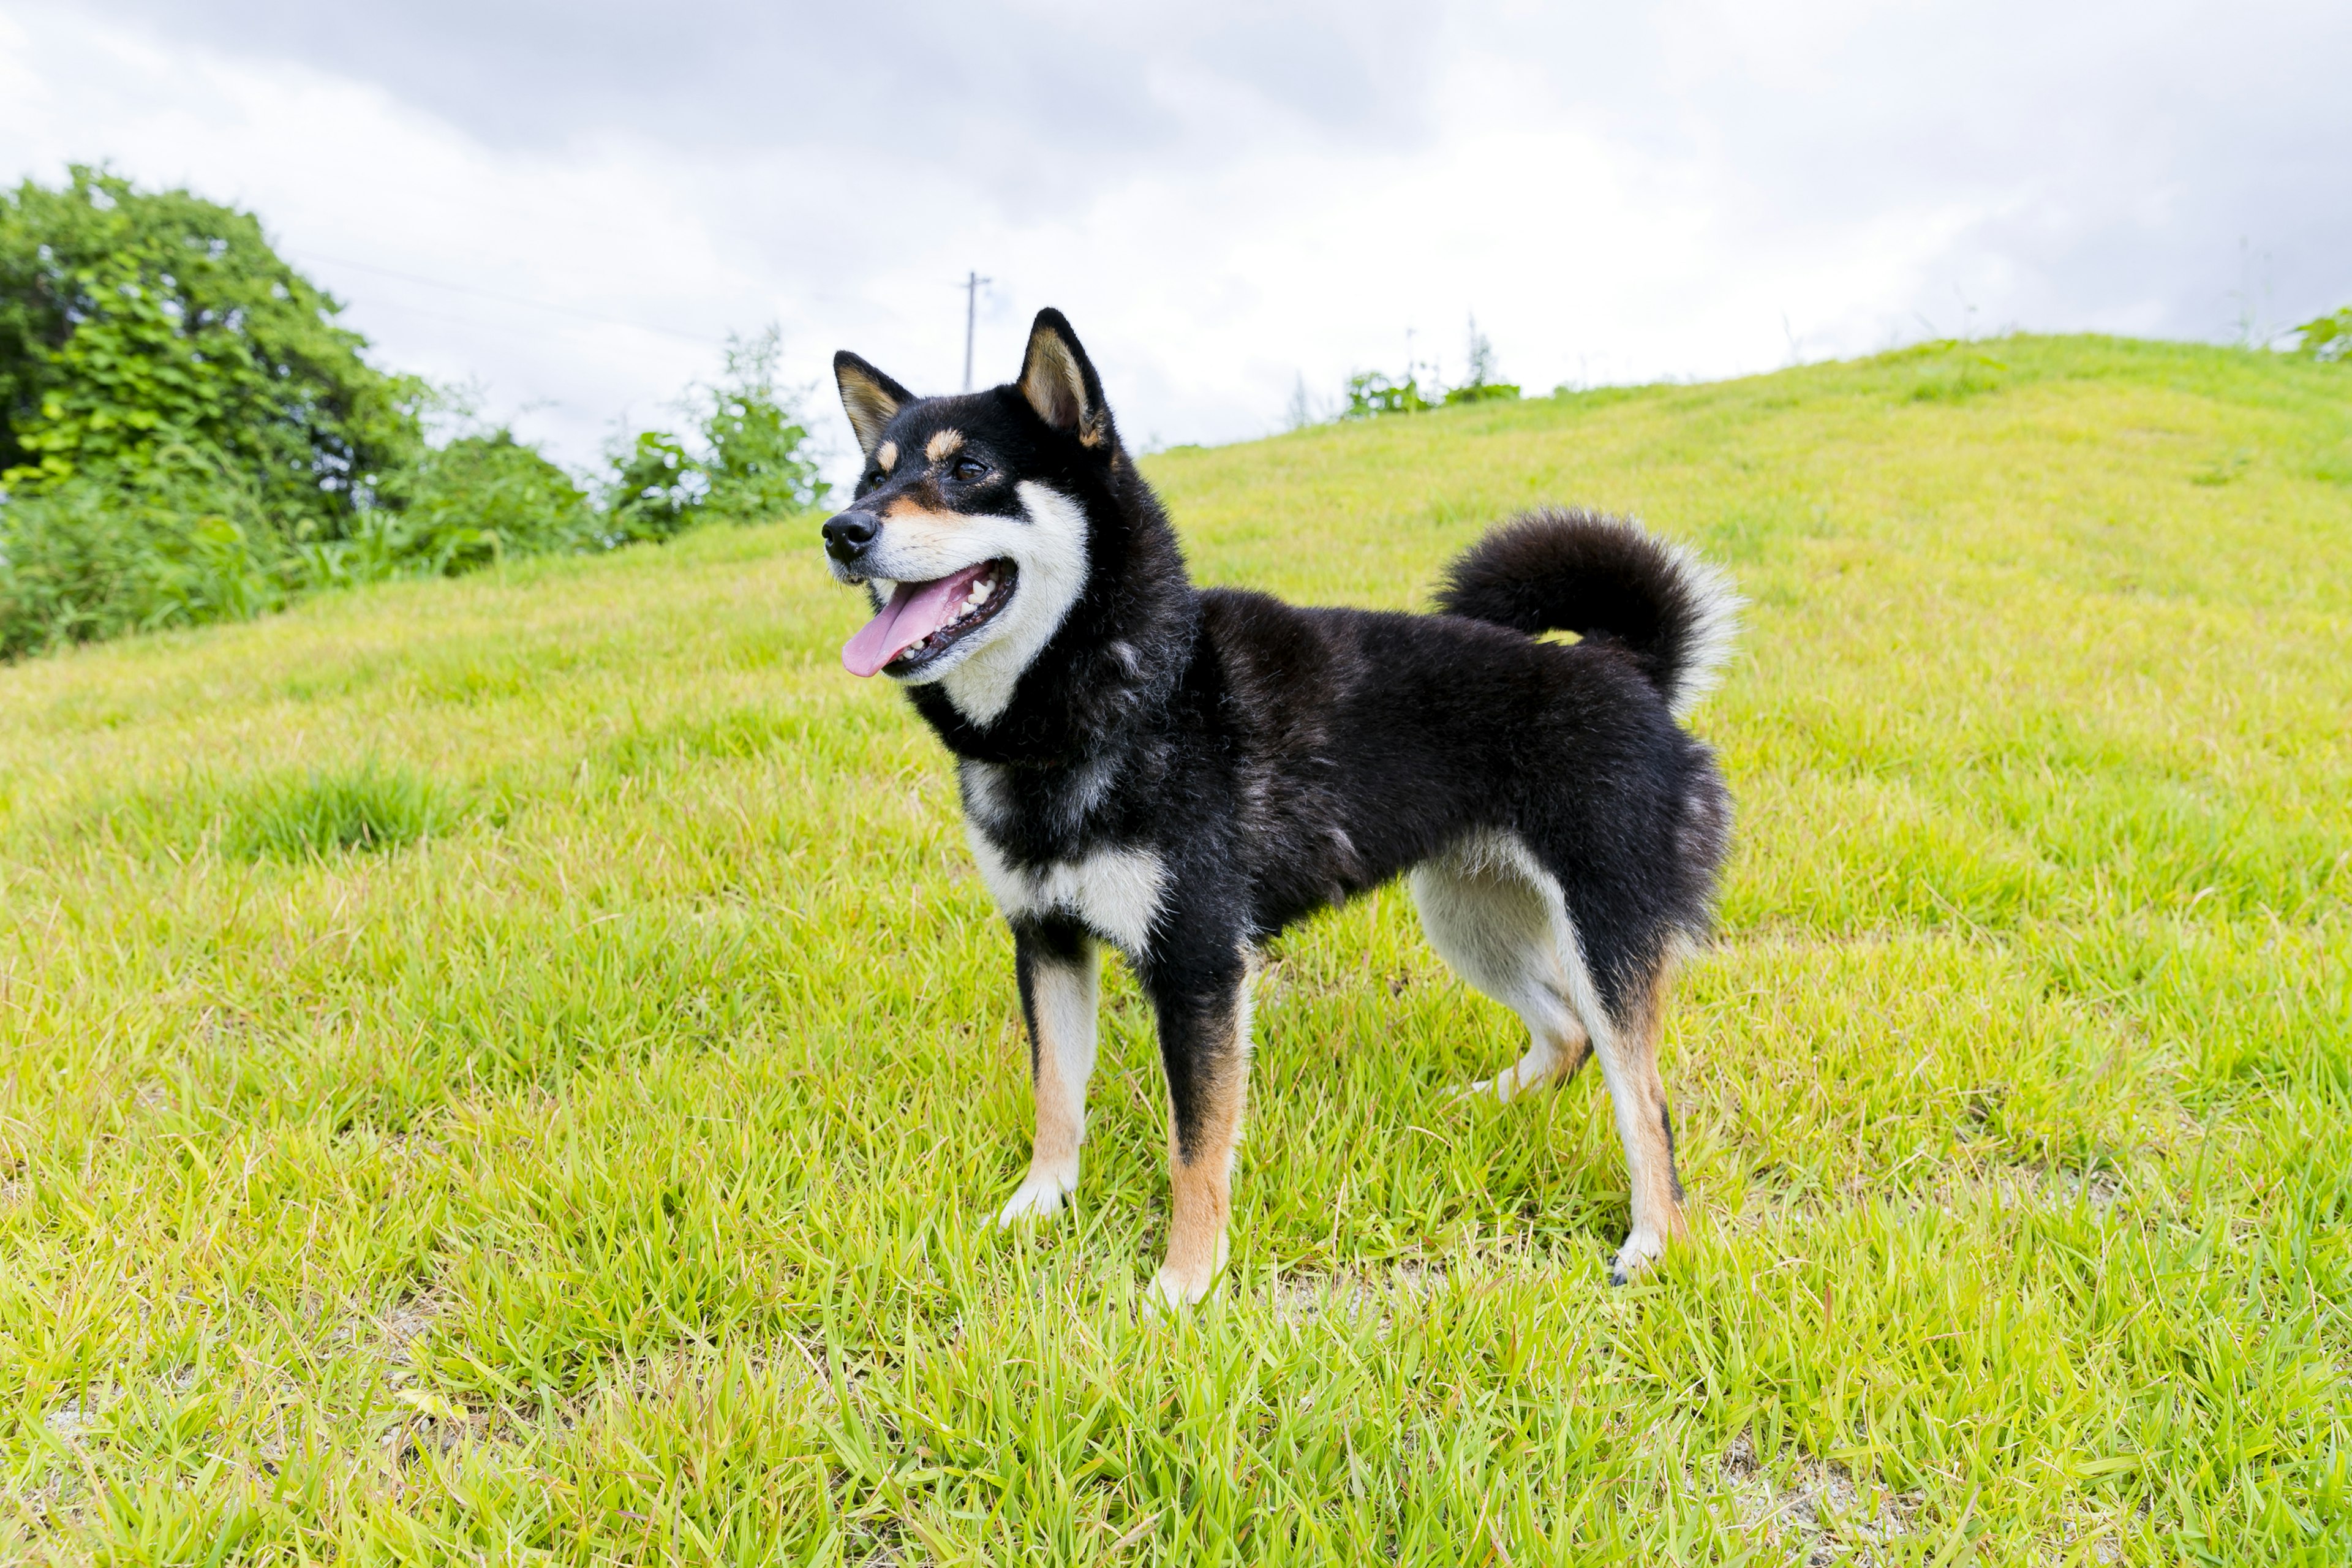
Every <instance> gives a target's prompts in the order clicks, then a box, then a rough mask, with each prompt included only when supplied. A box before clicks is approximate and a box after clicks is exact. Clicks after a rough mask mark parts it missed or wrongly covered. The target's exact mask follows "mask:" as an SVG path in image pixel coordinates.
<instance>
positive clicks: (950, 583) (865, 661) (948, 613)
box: [841, 561, 990, 675]
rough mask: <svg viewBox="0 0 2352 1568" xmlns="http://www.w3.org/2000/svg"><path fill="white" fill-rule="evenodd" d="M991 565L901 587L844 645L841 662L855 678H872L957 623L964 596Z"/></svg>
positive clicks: (974, 567)
mask: <svg viewBox="0 0 2352 1568" xmlns="http://www.w3.org/2000/svg"><path fill="white" fill-rule="evenodd" d="M989 564H990V563H988V562H985V561H983V562H982V563H980V564H979V565H977V566H967V567H965V568H964V569H963V570H962V571H961V572H956V573H951V574H949V575H947V576H945V577H940V578H936V579H934V580H933V581H931V582H929V583H901V584H898V591H897V592H896V593H894V594H892V595H890V602H889V603H888V604H887V605H883V606H882V613H881V614H880V615H878V616H875V617H874V618H873V619H872V620H870V621H868V622H866V624H865V625H864V626H860V627H858V628H857V635H856V637H851V638H850V639H849V641H848V642H846V643H845V644H844V645H843V646H842V649H841V662H842V663H843V664H844V665H845V666H847V667H848V669H849V673H850V674H852V675H872V674H873V673H874V672H875V671H877V670H878V669H880V668H882V667H883V666H884V665H886V664H887V663H889V662H890V661H891V660H892V659H894V658H898V656H899V655H900V654H902V653H904V652H906V651H907V650H908V648H910V647H914V646H915V645H916V644H917V643H919V642H920V641H922V640H923V639H924V638H925V637H929V636H930V635H931V634H932V633H933V632H935V631H938V630H939V629H940V627H941V626H946V625H947V624H948V623H949V622H950V621H952V620H954V619H955V618H956V616H957V615H958V613H959V612H961V610H962V609H963V601H964V595H966V594H969V593H970V592H971V585H972V584H974V583H976V582H978V581H980V579H981V577H982V574H984V573H986V572H987V570H988V568H989Z"/></svg>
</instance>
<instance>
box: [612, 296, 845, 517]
mask: <svg viewBox="0 0 2352 1568" xmlns="http://www.w3.org/2000/svg"><path fill="white" fill-rule="evenodd" d="M781 353H782V334H781V333H780V332H779V331H778V330H777V329H776V328H774V327H769V328H768V329H767V330H766V331H762V332H761V333H760V334H759V335H758V336H756V337H752V338H749V339H746V338H740V337H738V338H733V339H730V341H729V342H728V345H727V365H726V371H725V374H723V375H722V376H721V378H720V379H719V382H718V384H715V385H710V386H703V387H698V388H697V389H695V391H694V392H693V393H691V394H689V395H688V401H687V405H686V409H685V411H686V412H688V413H689V414H691V415H693V416H695V427H696V433H697V434H698V435H699V436H700V437H701V447H702V453H701V455H698V454H696V453H694V452H691V451H689V450H688V447H687V445H686V443H685V442H684V441H683V440H681V439H680V438H679V437H676V436H674V435H672V434H670V433H669V432H668V431H667V430H643V431H639V432H638V433H637V434H636V436H635V437H633V438H632V439H631V440H630V441H629V443H628V444H627V445H626V446H625V447H621V448H620V449H618V450H616V451H615V452H614V454H613V455H612V458H611V461H612V466H613V479H612V481H611V483H610V484H609V485H608V486H607V488H606V495H605V505H606V510H607V511H608V512H609V514H610V516H611V520H612V528H611V534H612V538H613V541H614V542H616V543H623V542H630V541H634V540H657V539H667V538H669V537H670V536H671V535H673V534H676V533H678V532H681V531H684V530H686V529H688V528H691V527H693V526H694V525H695V524H696V523H698V522H702V521H728V522H772V521H775V520H776V519H777V518H780V517H788V516H791V515H792V514H793V513H795V512H801V511H806V510H809V509H810V508H812V507H814V506H816V505H818V504H820V503H821V502H823V501H824V496H825V490H826V486H825V483H824V480H822V479H819V478H817V466H816V459H815V457H814V453H812V452H811V450H810V437H809V432H808V427H807V426H805V425H804V424H803V423H802V416H801V412H800V402H799V398H798V397H797V396H796V395H793V394H792V393H790V392H788V391H786V390H785V389H783V388H781V387H779V386H778V385H777V384H776V362H777V360H778V358H779V357H780V355H781Z"/></svg>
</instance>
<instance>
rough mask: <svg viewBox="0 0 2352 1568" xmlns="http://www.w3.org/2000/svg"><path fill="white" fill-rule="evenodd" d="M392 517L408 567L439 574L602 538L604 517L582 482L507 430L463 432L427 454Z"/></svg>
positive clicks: (398, 549) (585, 546) (577, 546)
mask: <svg viewBox="0 0 2352 1568" xmlns="http://www.w3.org/2000/svg"><path fill="white" fill-rule="evenodd" d="M391 521H392V523H393V526H394V528H395V529H396V531H397V538H398V540H399V544H398V546H397V547H396V550H395V552H394V553H395V554H396V555H397V556H398V557H399V558H400V560H401V562H402V563H403V566H402V570H404V571H406V572H415V573H422V574H426V575H431V576H441V577H446V576H455V575H457V574H458V573H460V572H467V571H471V570H472V569H474V568H475V567H478V566H487V565H488V564H490V563H493V562H496V561H499V560H502V559H504V558H505V557H507V556H509V555H543V554H549V553H556V552H570V551H576V550H583V549H590V548H593V547H595V545H596V544H597V543H598V542H599V531H598V520H597V519H596V517H595V516H594V514H593V512H592V511H591V510H590V508H589V505H588V495H587V492H586V491H584V490H583V489H581V488H580V484H579V482H578V481H577V480H575V479H573V478H572V476H571V475H570V474H568V473H566V472H564V471H563V469H562V468H559V467H557V466H556V465H555V464H554V463H551V462H550V461H549V460H548V459H547V458H545V457H543V456H541V453H540V452H539V450H538V449H537V448H536V447H529V446H526V445H524V444H523V443H522V442H520V441H518V440H516V439H515V436H514V432H513V431H511V430H509V429H505V428H503V427H501V428H497V429H492V430H488V431H485V432H481V433H478V434H474V435H469V436H461V437H457V439H455V440H452V441H450V442H448V443H447V444H446V445H445V446H443V447H439V448H437V449H436V450H434V451H432V452H430V453H428V454H426V456H425V460H424V461H423V462H422V463H420V464H419V465H418V466H417V468H416V471H415V475H414V477H413V478H411V479H409V480H408V481H407V484H406V487H405V494H404V504H403V505H402V507H401V508H400V510H399V511H398V512H397V513H394V514H393V517H392V520H391Z"/></svg>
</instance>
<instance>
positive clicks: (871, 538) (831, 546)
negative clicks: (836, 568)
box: [824, 511, 882, 566]
mask: <svg viewBox="0 0 2352 1568" xmlns="http://www.w3.org/2000/svg"><path fill="white" fill-rule="evenodd" d="M881 533H882V520H881V519H880V518H878V517H876V516H875V515H874V514H873V513H872V512H866V511H845V512H841V513H839V514H837V515H835V516H833V517H829V518H827V519H825V520H824V552H825V553H826V554H827V555H830V556H832V557H833V558H834V559H835V561H838V562H840V563H842V564H843V565H845V566H846V565H849V564H850V563H853V562H855V561H856V559H857V558H858V557H859V556H861V555H863V554H865V553H866V547H867V546H868V545H870V544H872V543H873V542H875V540H877V539H878V538H879V537H881Z"/></svg>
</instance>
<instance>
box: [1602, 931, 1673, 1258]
mask: <svg viewBox="0 0 2352 1568" xmlns="http://www.w3.org/2000/svg"><path fill="white" fill-rule="evenodd" d="M1673 970H1674V965H1673V963H1672V961H1671V960H1669V961H1665V962H1662V963H1660V964H1659V966H1658V973H1657V976H1656V978H1655V979H1654V980H1653V981H1652V982H1651V983H1650V988H1649V991H1648V993H1647V994H1645V995H1644V996H1643V999H1642V1003H1641V1005H1640V1006H1639V1007H1638V1008H1637V1010H1636V1013H1635V1016H1633V1017H1631V1018H1629V1019H1627V1020H1625V1025H1624V1027H1623V1028H1622V1029H1621V1030H1619V1031H1617V1032H1616V1035H1615V1037H1614V1038H1613V1039H1611V1040H1609V1041H1607V1042H1605V1043H1603V1044H1602V1045H1601V1048H1600V1055H1601V1074H1602V1076H1603V1077H1605V1078H1606V1079H1608V1080H1609V1100H1610V1104H1611V1107H1612V1109H1613V1110H1614V1111H1615V1112H1616V1117H1617V1134H1618V1136H1619V1137H1620V1138H1621V1139H1622V1140H1623V1142H1624V1144H1625V1168H1626V1174H1627V1175H1628V1176H1629V1177H1630V1178H1631V1184H1632V1187H1633V1230H1632V1233H1631V1234H1630V1235H1628V1236H1627V1237H1626V1238H1625V1245H1624V1246H1623V1247H1620V1248H1619V1249H1618V1252H1617V1258H1616V1262H1615V1264H1614V1266H1613V1267H1612V1269H1611V1278H1612V1279H1614V1280H1615V1281H1616V1282H1618V1283H1620V1284H1622V1283H1623V1282H1624V1281H1625V1280H1626V1279H1630V1278H1632V1277H1633V1275H1634V1274H1636V1273H1638V1272H1639V1271H1640V1270H1641V1269H1643V1268H1645V1267H1647V1266H1648V1265H1649V1264H1650V1263H1651V1262H1652V1261H1654V1259H1656V1258H1658V1257H1659V1256H1660V1255H1661V1254H1663V1253H1664V1251H1665V1249H1666V1244H1667V1243H1668V1242H1670V1241H1673V1240H1675V1238H1677V1237H1684V1236H1687V1235H1688V1234H1689V1230H1690V1227H1689V1225H1688V1223H1687V1222H1686V1221H1685V1219H1684V1217H1683V1205H1682V1183H1681V1181H1680V1179H1679V1178H1678V1177H1677V1176H1676V1175H1675V1147H1674V1136H1673V1134H1672V1133H1670V1132H1669V1131H1667V1124H1666V1114H1667V1112H1666V1086H1665V1080H1664V1079H1662V1078H1661V1077H1660V1076H1659V1073H1658V1045H1659V1040H1660V1038H1661V1037H1662V1036H1663V1035H1664V1029H1665V1019H1666V989H1667V986H1668V984H1669V983H1670V981H1671V980H1672V978H1673Z"/></svg>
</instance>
